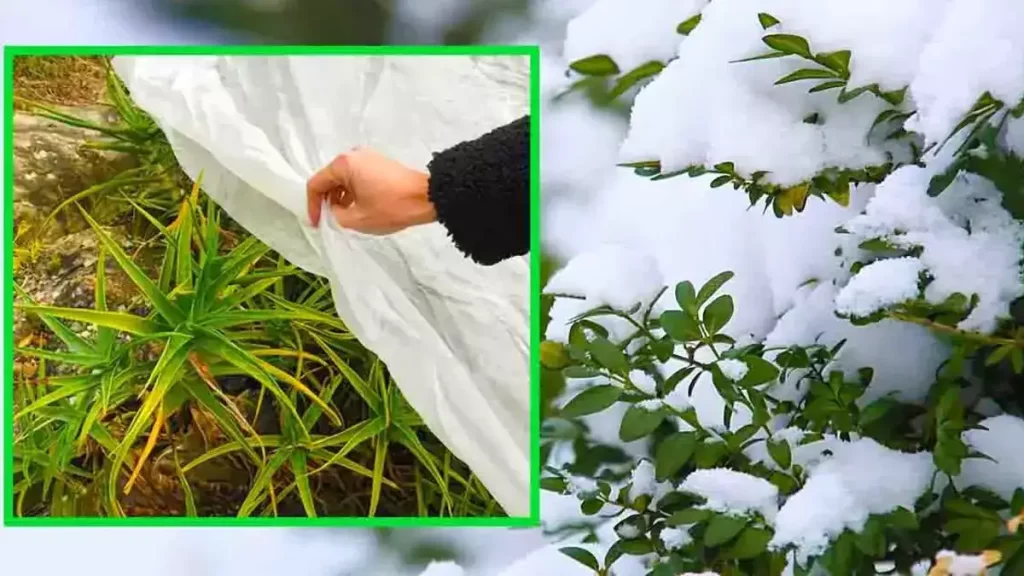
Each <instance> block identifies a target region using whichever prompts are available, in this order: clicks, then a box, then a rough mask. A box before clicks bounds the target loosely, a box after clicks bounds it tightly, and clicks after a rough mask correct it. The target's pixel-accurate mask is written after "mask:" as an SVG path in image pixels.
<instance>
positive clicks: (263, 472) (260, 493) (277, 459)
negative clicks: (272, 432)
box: [238, 449, 291, 518]
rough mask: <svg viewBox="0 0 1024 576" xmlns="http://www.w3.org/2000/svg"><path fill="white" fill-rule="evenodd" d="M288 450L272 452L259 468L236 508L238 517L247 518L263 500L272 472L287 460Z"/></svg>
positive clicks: (271, 478) (275, 471) (272, 476)
mask: <svg viewBox="0 0 1024 576" xmlns="http://www.w3.org/2000/svg"><path fill="white" fill-rule="evenodd" d="M290 452H291V451H290V450H288V449H284V450H278V451H276V452H274V454H273V456H271V457H270V460H269V461H268V462H267V463H266V464H265V465H264V466H263V467H261V468H260V471H259V473H258V474H257V475H256V479H255V480H253V483H252V486H251V487H250V489H249V493H248V494H247V495H246V497H245V500H243V501H242V505H241V507H240V508H239V510H238V517H239V518H248V517H249V516H250V515H251V514H252V512H253V511H254V510H256V507H257V506H259V505H260V503H261V502H263V500H264V499H265V498H266V494H267V489H268V488H269V487H270V483H271V482H272V481H273V479H274V474H275V473H277V471H278V470H279V469H280V468H281V466H283V465H284V463H285V462H287V461H288V458H289V457H290V456H291V454H290Z"/></svg>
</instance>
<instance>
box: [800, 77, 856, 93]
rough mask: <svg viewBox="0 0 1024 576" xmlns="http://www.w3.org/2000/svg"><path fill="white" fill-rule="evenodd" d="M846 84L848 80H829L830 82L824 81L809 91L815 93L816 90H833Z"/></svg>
mask: <svg viewBox="0 0 1024 576" xmlns="http://www.w3.org/2000/svg"><path fill="white" fill-rule="evenodd" d="M843 86H846V80H829V81H828V82H822V83H821V84H818V85H816V86H814V87H813V88H811V89H810V90H808V91H807V93H808V94H814V93H816V92H824V91H825V90H832V89H833V88H842V87H843Z"/></svg>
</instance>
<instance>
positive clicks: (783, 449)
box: [768, 440, 793, 470]
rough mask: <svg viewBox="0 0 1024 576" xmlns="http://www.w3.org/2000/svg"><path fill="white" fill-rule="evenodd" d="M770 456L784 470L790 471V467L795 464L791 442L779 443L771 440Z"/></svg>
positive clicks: (769, 445) (783, 441) (781, 441)
mask: <svg viewBox="0 0 1024 576" xmlns="http://www.w3.org/2000/svg"><path fill="white" fill-rule="evenodd" d="M768 454H769V455H770V456H771V457H772V460H774V461H775V463H776V464H778V465H779V467H780V468H782V469H783V470H789V467H790V466H791V465H792V464H793V451H792V449H791V448H790V446H789V442H787V441H785V440H780V441H778V442H775V441H772V440H769V441H768Z"/></svg>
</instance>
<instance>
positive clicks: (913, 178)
mask: <svg viewBox="0 0 1024 576" xmlns="http://www.w3.org/2000/svg"><path fill="white" fill-rule="evenodd" d="M933 172H934V170H929V169H926V168H919V167H916V166H906V167H903V168H901V169H899V170H897V171H896V172H895V173H893V174H892V175H891V176H889V178H887V179H886V181H885V182H883V183H882V184H880V185H879V186H878V188H877V191H876V193H875V196H874V197H873V198H872V199H871V200H870V201H869V202H868V205H867V208H866V210H865V213H864V214H863V215H861V216H857V217H856V218H853V219H852V220H851V221H850V222H849V223H848V224H847V225H846V226H845V227H846V229H847V230H849V231H850V232H851V233H852V234H854V235H855V236H857V237H858V238H860V239H862V240H867V239H871V238H877V237H884V238H886V239H887V240H889V241H890V243H892V244H895V245H898V246H901V247H906V248H911V247H919V248H921V249H923V252H922V254H921V256H920V257H919V260H920V264H921V266H922V268H923V270H924V271H926V272H927V273H928V275H929V276H930V277H931V278H932V281H931V283H930V284H928V286H927V288H926V289H925V293H924V296H925V298H926V299H927V300H928V301H929V302H931V303H933V304H939V303H942V302H943V301H944V300H946V298H948V297H949V296H951V295H952V294H954V293H957V292H959V293H961V294H964V295H966V296H970V295H971V294H977V295H978V297H979V303H978V306H977V308H975V310H974V311H973V312H971V314H970V315H969V316H968V317H967V318H966V319H965V320H964V321H963V322H961V323H960V324H959V328H961V329H963V330H978V331H981V332H990V331H991V330H993V329H994V328H995V325H996V322H997V321H998V319H1000V318H1002V317H1005V316H1007V314H1008V313H1009V306H1010V303H1011V302H1012V301H1013V300H1014V299H1016V298H1019V297H1020V296H1022V295H1024V284H1022V283H1021V263H1020V260H1021V255H1020V247H1021V244H1022V242H1024V225H1022V224H1021V223H1020V222H1017V221H1015V220H1014V219H1013V218H1012V217H1011V216H1010V215H1009V214H1008V213H1007V212H1006V211H1005V210H1003V208H1002V207H1001V206H1000V203H999V202H1000V193H999V191H998V190H996V189H995V187H994V186H992V184H991V183H990V182H989V181H988V180H985V179H982V178H980V177H977V176H973V175H966V176H961V177H959V178H958V179H957V180H955V181H954V182H953V184H952V185H951V186H950V187H949V188H948V189H947V190H946V191H945V192H943V193H942V194H941V195H940V196H938V197H937V198H931V197H929V196H928V195H927V193H926V190H927V186H928V181H929V179H930V177H931V175H932V173H933ZM906 266H908V270H906V271H904V272H903V274H901V276H900V277H899V280H900V281H902V282H905V281H906V278H905V277H904V276H905V275H906V274H909V264H907V265H906ZM869 268H870V266H866V267H865V268H864V269H862V270H861V271H860V273H859V274H858V275H857V277H859V276H860V275H861V274H864V273H865V272H866V271H868V269H869ZM855 278H856V277H855ZM873 282H874V285H875V286H876V287H885V289H886V290H893V292H891V293H889V294H896V292H895V288H892V287H887V285H886V283H885V282H884V278H882V282H878V281H873ZM852 283H853V282H851V284H852ZM893 283H897V282H895V281H894V282H893Z"/></svg>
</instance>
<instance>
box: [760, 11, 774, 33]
mask: <svg viewBox="0 0 1024 576" xmlns="http://www.w3.org/2000/svg"><path fill="white" fill-rule="evenodd" d="M757 21H758V22H760V23H761V28H763V29H765V30H767V29H769V28H771V27H772V26H775V25H776V24H778V23H779V19H778V18H776V17H775V16H772V15H771V14H768V13H767V12H761V13H759V14H758V15H757Z"/></svg>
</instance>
